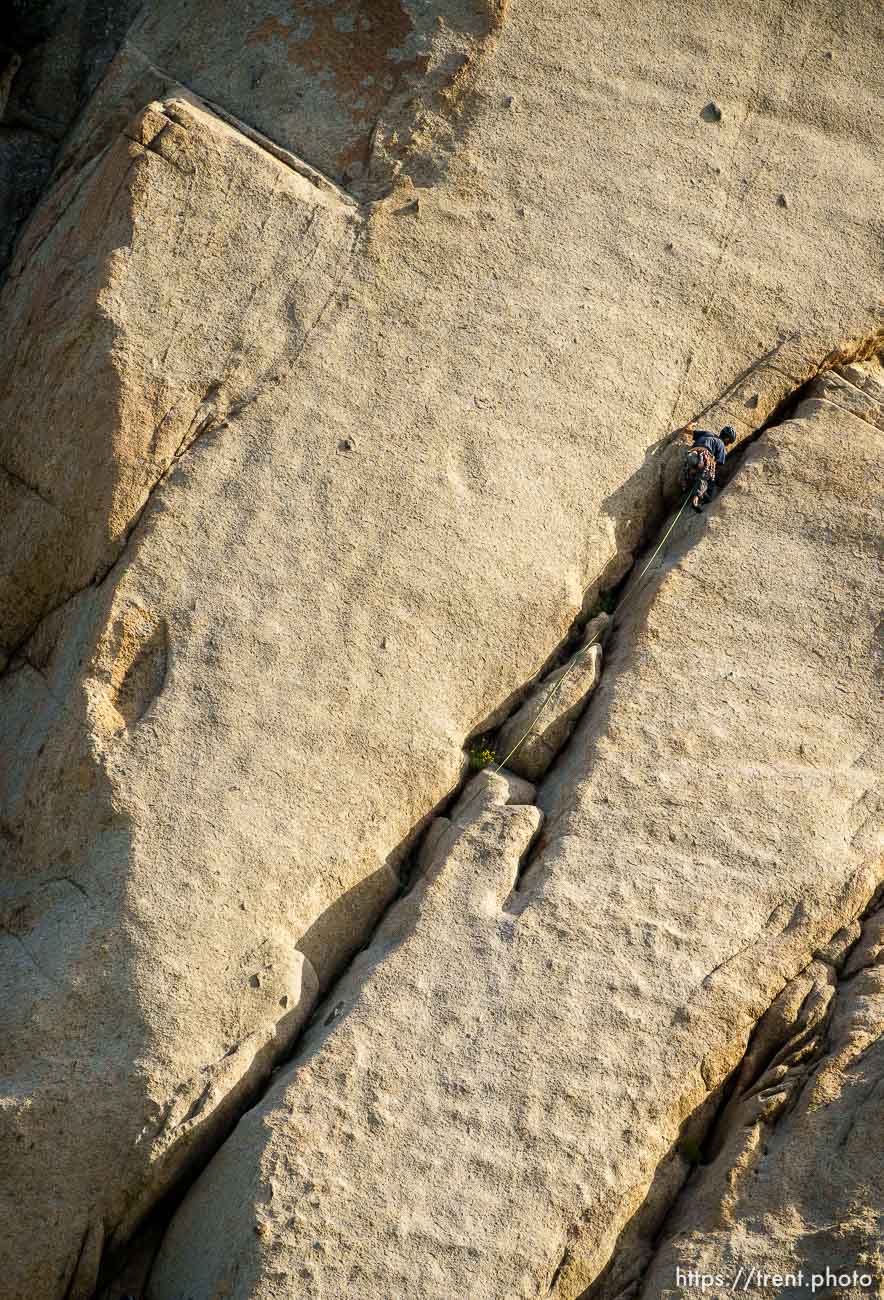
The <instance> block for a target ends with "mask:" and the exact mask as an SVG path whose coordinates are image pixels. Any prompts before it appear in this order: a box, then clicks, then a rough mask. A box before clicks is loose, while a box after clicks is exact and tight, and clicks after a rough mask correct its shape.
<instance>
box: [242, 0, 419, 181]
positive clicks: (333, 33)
mask: <svg viewBox="0 0 884 1300" xmlns="http://www.w3.org/2000/svg"><path fill="white" fill-rule="evenodd" d="M290 9H291V11H292V19H291V21H284V20H283V19H282V18H280V17H278V15H276V14H270V15H268V17H267V18H265V19H264V20H263V22H261V23H259V24H258V26H257V27H255V28H254V29H253V30H252V31H251V32H250V33H249V34H248V36H247V37H246V42H247V44H249V45H261V44H264V43H265V42H267V41H272V40H275V39H278V40H281V41H282V42H283V43H284V45H285V46H286V54H287V58H288V61H289V63H290V64H293V65H295V66H297V67H299V68H301V69H302V70H303V71H304V72H305V73H307V74H309V75H310V76H312V77H314V78H315V79H316V80H317V81H318V82H320V83H321V84H322V85H323V88H324V89H325V88H327V89H331V90H333V92H334V95H335V97H336V99H337V101H338V104H339V107H340V114H341V119H342V125H344V126H347V127H349V131H348V135H349V137H350V138H349V140H348V142H347V144H346V145H345V147H344V148H342V149H341V151H340V153H339V155H338V166H339V168H340V170H341V172H345V171H346V170H347V169H348V168H349V167H351V166H352V165H353V163H354V162H357V161H359V162H363V163H365V162H367V160H368V151H369V144H370V140H371V132H372V130H373V129H374V125H375V123H376V121H377V119H378V118H379V116H380V115H381V113H382V112H383V109H384V106H385V105H386V104H387V103H389V101H390V98H391V97H392V96H393V95H394V94H395V92H396V91H397V89H399V87H400V85H401V83H402V81H403V79H404V78H405V77H407V76H410V75H411V76H414V75H417V76H420V75H424V74H425V73H426V71H427V65H428V59H427V57H426V56H425V55H420V56H414V57H412V58H405V57H403V56H402V53H401V51H402V50H403V49H404V46H405V43H406V41H407V39H408V37H409V36H410V35H411V33H412V32H413V30H414V25H413V23H412V21H411V18H410V17H409V15H408V14H407V12H406V11H405V9H404V8H403V7H402V3H401V0H345V3H342V4H341V3H329V0H324V2H323V0H292V3H290Z"/></svg>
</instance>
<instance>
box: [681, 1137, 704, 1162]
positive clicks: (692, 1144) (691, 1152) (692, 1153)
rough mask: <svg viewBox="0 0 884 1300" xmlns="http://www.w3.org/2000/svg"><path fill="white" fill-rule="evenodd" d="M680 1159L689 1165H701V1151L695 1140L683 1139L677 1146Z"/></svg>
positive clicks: (690, 1138)
mask: <svg viewBox="0 0 884 1300" xmlns="http://www.w3.org/2000/svg"><path fill="white" fill-rule="evenodd" d="M678 1149H679V1151H680V1152H681V1155H682V1159H684V1160H686V1161H687V1162H688V1164H689V1165H701V1164H702V1163H703V1150H702V1147H701V1146H700V1143H699V1142H698V1141H697V1139H696V1138H692V1137H683V1138H682V1140H681V1142H680V1143H679V1144H678Z"/></svg>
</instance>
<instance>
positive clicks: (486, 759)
mask: <svg viewBox="0 0 884 1300" xmlns="http://www.w3.org/2000/svg"><path fill="white" fill-rule="evenodd" d="M496 757H497V755H496V754H495V752H494V750H493V749H489V748H488V746H487V745H476V746H475V747H474V748H473V749H471V750H470V751H469V758H470V771H471V772H481V771H482V768H483V767H487V766H488V764H489V763H493V762H494V760H495V758H496Z"/></svg>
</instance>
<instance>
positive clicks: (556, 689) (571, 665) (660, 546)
mask: <svg viewBox="0 0 884 1300" xmlns="http://www.w3.org/2000/svg"><path fill="white" fill-rule="evenodd" d="M693 493H694V489H693V487H692V488H691V489H690V491H689V492H688V494H687V496H686V497H685V499H684V501H682V503H681V506H680V508H679V511H678V514H677V515H676V516H675V518H674V519H673V521H672V523H671V524H670V525H669V527H668V528H667V529H666V532H665V533H664V534H663V536H662V538H661V539H660V541H659V542H658V543H657V545H656V547H655V548H654V550H653V552H652V554H651V557H650V559H649V560H648V562H647V564H646V565H645V567H644V568H643V569H642V571H641V573H640V574H639V575H638V577H637V578H636V579H635V581H634V582H633V584H632V588H631V590H630V591H629V592H627V594H626V597H625V598H624V599H623V600H622V601H621V602H620V604H619V605H618V607H617V613H618V614H619V613H620V611H621V610H622V609H623V606H624V605H625V604H626V603H627V601H628V600H629V597H630V596H632V595H633V594H634V593H635V591H636V589H637V588H638V585H639V583H640V582H641V580H642V578H643V577H644V576H645V574H646V573H647V571H648V569H649V568H650V567H651V565H652V564H653V563H654V560H655V559H656V558H657V556H658V555H659V554H660V552H661V551H662V549H663V547H664V546H665V545H666V542H667V541H668V539H669V535H670V533H671V532H672V530H673V528H674V527H675V525H676V524H677V523H678V521H679V519H681V517H682V515H683V514H684V509H685V506H686V505H687V503H688V502H689V501H690V499H691V497H692V496H693ZM591 585H592V584H591V583H590V586H591ZM587 590H588V588H586V587H585V588H584V592H586V591H587ZM602 631H603V629H602V628H599V630H598V632H596V634H595V636H594V637H593V638H592V640H591V641H589V642H588V643H587V644H586V645H585V646H582V647H581V649H580V650H578V651H577V653H576V654H575V655H573V656H572V658H571V662H570V663H569V664H568V666H567V668H566V669H565V671H564V672H563V673H562V675H561V677H560V678H559V680H558V681H557V682H555V683H554V684H553V686H552V687H551V688H550V691H549V694H548V695H547V697H546V699H545V700H544V701H543V703H542V704H541V706H540V708H539V709H538V710H537V713H536V715H535V716H534V718H533V719H532V721H531V722H530V723H529V724H528V730H527V731H526V732H525V734H524V735H523V736H520V737H519V739H518V740H517V741H516V743H515V744H514V745H513V747H512V749H511V750H510V752H509V753H508V754H507V756H506V758H504V759H502V760H501V762H499V763H498V764H497V766H496V768H495V769H494V770H495V772H500V771H501V770H502V769H503V768H505V767H506V765H507V763H508V762H509V761H510V759H511V758H512V756H513V754H515V752H516V750H517V749H518V748H519V746H520V745H522V744H524V742H525V741H526V740H527V739H528V737H529V736H530V735H531V732H532V731H533V730H534V727H535V725H536V724H537V722H538V721H539V719H540V718H541V717H542V716H543V714H544V712H545V711H546V707H547V705H548V704H549V703H550V702H551V701H552V700H554V699H555V697H556V695H557V694H558V693H559V691H560V690H561V689H562V686H563V684H564V682H565V681H566V680H567V678H568V675H569V674H570V673H571V672H572V670H573V669H574V668H575V667H576V666H577V664H578V663H579V662H580V660H581V659H582V658H583V656H584V655H585V654H586V653H587V651H588V650H591V649H592V648H593V646H594V645H595V644H596V643H597V641H598V639H599V636H600V635H601V633H602Z"/></svg>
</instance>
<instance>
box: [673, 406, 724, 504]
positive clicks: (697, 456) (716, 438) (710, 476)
mask: <svg viewBox="0 0 884 1300" xmlns="http://www.w3.org/2000/svg"><path fill="white" fill-rule="evenodd" d="M686 432H688V433H690V434H691V435H692V436H693V442H692V444H691V446H690V447H688V448H687V449H686V450H685V455H684V460H683V461H682V467H681V490H682V492H687V491H688V489H693V491H692V495H691V507H692V509H694V510H696V512H697V514H699V513H700V511H701V510H702V509H703V507H704V505H707V504H708V503H709V502H710V501H711V500H712V498H713V497H714V496H715V494H716V492H717V491H718V489H717V487H716V486H715V474H716V471H717V469H718V466H719V465H723V464H724V462H725V460H726V459H727V448H728V447H729V446H731V444H732V443H734V442H736V441H737V434H736V430H735V429H733V428H732V427H731V426H730V425H729V424H726V425H725V426H724V428H723V429H722V431H721V433H720V434H714V433H709V432H708V430H706V429H695V428H694V426H693V424H689V425H687V426H686Z"/></svg>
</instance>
